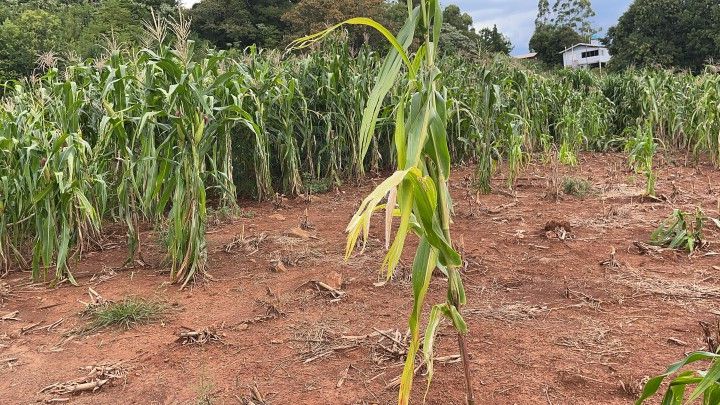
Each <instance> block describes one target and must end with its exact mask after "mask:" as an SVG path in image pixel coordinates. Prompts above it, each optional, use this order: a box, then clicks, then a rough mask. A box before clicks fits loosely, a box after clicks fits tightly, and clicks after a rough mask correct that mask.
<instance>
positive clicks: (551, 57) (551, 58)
mask: <svg viewBox="0 0 720 405" xmlns="http://www.w3.org/2000/svg"><path fill="white" fill-rule="evenodd" d="M582 41H583V37H582V36H581V35H580V34H578V33H577V32H575V30H573V29H572V28H570V27H566V26H556V25H547V24H544V25H540V26H538V27H536V28H535V33H534V34H533V36H532V38H530V49H532V50H533V51H534V52H537V53H538V59H540V60H541V61H542V62H544V63H546V64H548V65H551V66H558V65H562V55H561V54H560V52H562V51H563V50H564V49H566V48H568V47H570V46H572V45H575V44H577V43H579V42H582Z"/></svg>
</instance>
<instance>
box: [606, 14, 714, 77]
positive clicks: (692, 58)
mask: <svg viewBox="0 0 720 405" xmlns="http://www.w3.org/2000/svg"><path fill="white" fill-rule="evenodd" d="M606 42H607V43H608V47H609V50H610V53H611V54H612V56H613V59H612V61H611V66H612V67H613V68H614V69H623V68H627V67H630V66H649V65H661V66H665V67H677V68H682V69H691V70H694V71H699V70H701V69H702V67H703V65H704V64H705V63H706V62H707V61H708V60H711V59H713V60H718V59H720V3H718V2H717V0H636V1H635V2H633V3H632V4H631V5H630V8H629V9H628V10H627V12H625V14H623V15H622V16H621V17H620V20H619V21H618V24H617V25H616V26H614V27H611V28H610V29H609V30H608V35H607V39H606Z"/></svg>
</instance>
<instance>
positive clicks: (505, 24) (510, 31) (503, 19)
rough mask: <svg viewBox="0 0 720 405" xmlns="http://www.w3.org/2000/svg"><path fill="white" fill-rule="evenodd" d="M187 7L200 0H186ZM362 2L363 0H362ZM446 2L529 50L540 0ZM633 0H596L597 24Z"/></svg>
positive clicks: (604, 24) (606, 23)
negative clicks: (496, 29) (496, 28)
mask: <svg viewBox="0 0 720 405" xmlns="http://www.w3.org/2000/svg"><path fill="white" fill-rule="evenodd" d="M182 1H183V3H184V4H185V5H186V6H190V5H192V4H193V3H197V2H198V1H199V0H182ZM358 1H362V0H358ZM441 1H442V3H443V4H444V5H448V4H457V5H458V6H460V8H461V9H462V10H463V11H464V12H466V13H468V14H470V15H471V16H472V17H473V21H474V22H475V27H476V28H478V29H479V28H484V27H492V26H493V25H495V24H497V26H498V29H499V30H500V31H501V32H502V33H503V34H505V35H507V36H508V37H509V38H510V41H512V43H513V45H514V49H513V51H512V53H513V55H519V54H523V53H527V52H528V42H530V37H531V36H532V33H533V30H534V28H535V17H536V16H537V3H538V2H537V0H441ZM630 2H631V0H595V1H594V2H593V8H594V9H595V14H597V16H596V17H595V19H594V21H593V23H594V24H595V26H596V27H598V28H600V29H601V32H603V33H604V32H605V31H606V30H607V29H608V28H610V27H612V26H613V25H615V24H616V23H617V20H618V18H619V17H620V16H621V15H622V14H623V13H624V12H625V10H627V8H628V6H629V5H630Z"/></svg>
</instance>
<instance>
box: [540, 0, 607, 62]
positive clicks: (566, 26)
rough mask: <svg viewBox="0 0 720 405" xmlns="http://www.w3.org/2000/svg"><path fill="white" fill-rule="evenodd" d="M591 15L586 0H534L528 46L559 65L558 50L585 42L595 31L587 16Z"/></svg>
mask: <svg viewBox="0 0 720 405" xmlns="http://www.w3.org/2000/svg"><path fill="white" fill-rule="evenodd" d="M594 16H595V12H594V11H593V8H592V4H591V2H590V0H556V1H555V2H554V3H553V6H552V7H550V1H549V0H539V1H538V15H537V18H536V19H535V32H534V33H533V36H532V38H530V49H531V50H533V51H535V52H537V53H538V58H539V59H540V60H541V61H543V62H544V63H546V64H548V65H561V64H562V55H560V52H562V51H563V50H564V49H565V48H567V47H569V46H572V45H575V44H577V43H578V42H587V41H589V40H590V37H591V36H592V35H593V34H595V33H596V32H597V30H596V29H595V28H593V25H592V22H591V19H592V17H594Z"/></svg>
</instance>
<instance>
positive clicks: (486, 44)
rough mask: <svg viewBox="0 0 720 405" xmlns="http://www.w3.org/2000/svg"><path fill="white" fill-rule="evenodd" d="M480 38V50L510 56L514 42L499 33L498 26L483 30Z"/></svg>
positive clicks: (479, 33)
mask: <svg viewBox="0 0 720 405" xmlns="http://www.w3.org/2000/svg"><path fill="white" fill-rule="evenodd" d="M478 36H479V37H480V48H481V49H482V50H484V51H486V52H489V53H504V54H505V55H509V54H510V51H512V49H513V46H512V42H510V39H508V37H506V36H505V35H503V34H502V33H501V32H500V31H498V28H497V25H493V27H492V28H483V29H481V30H480V31H479V32H478Z"/></svg>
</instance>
